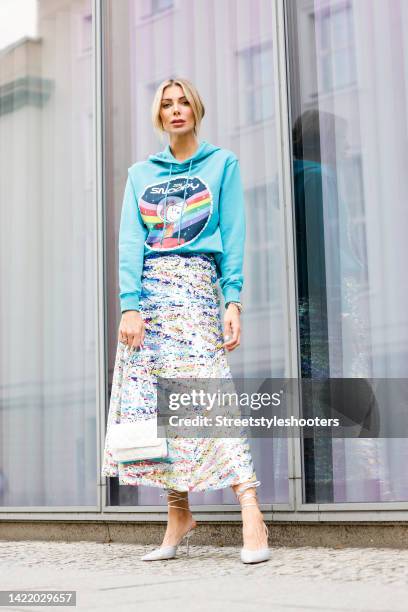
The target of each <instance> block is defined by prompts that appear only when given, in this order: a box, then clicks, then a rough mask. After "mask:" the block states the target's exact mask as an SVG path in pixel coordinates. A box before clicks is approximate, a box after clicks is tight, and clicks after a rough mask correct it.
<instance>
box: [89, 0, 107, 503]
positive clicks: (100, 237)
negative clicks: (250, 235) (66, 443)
mask: <svg viewBox="0 0 408 612" xmlns="http://www.w3.org/2000/svg"><path fill="white" fill-rule="evenodd" d="M102 3H103V0H93V7H92V9H93V20H92V22H93V43H94V62H93V83H94V98H93V100H94V172H95V176H94V185H95V191H94V202H95V215H96V228H97V234H96V241H95V244H96V262H97V268H98V269H97V271H96V272H97V273H96V279H97V287H96V296H97V300H96V313H95V314H96V316H95V324H96V326H97V330H96V341H97V347H96V359H97V364H96V372H97V396H96V397H97V407H96V408H97V412H96V414H97V421H96V424H97V428H96V431H97V445H96V447H97V462H96V465H97V474H96V482H97V485H98V506H99V509H100V511H102V510H103V508H104V507H105V505H106V478H105V477H103V476H101V462H102V452H103V444H104V439H105V405H106V397H107V390H106V384H107V377H106V364H107V350H106V338H107V333H106V311H107V306H106V302H107V300H106V282H105V276H106V264H105V243H106V241H105V235H106V232H105V201H104V188H103V186H104V176H103V116H104V113H103V110H104V109H103V95H102V92H103V88H102V55H103V36H102V8H103V7H102Z"/></svg>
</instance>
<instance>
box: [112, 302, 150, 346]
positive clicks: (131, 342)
mask: <svg viewBox="0 0 408 612" xmlns="http://www.w3.org/2000/svg"><path fill="white" fill-rule="evenodd" d="M144 336H145V323H144V320H143V318H142V315H141V314H140V312H139V311H138V310H125V312H124V313H123V314H122V319H121V321H120V325H119V332H118V340H119V342H124V343H125V344H127V345H128V347H129V348H130V349H131V350H132V351H134V350H135V349H136V350H139V348H143V345H144Z"/></svg>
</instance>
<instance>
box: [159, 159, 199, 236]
mask: <svg viewBox="0 0 408 612" xmlns="http://www.w3.org/2000/svg"><path fill="white" fill-rule="evenodd" d="M192 165H193V160H191V161H190V167H189V169H188V175H187V179H186V182H185V185H184V197H183V207H182V209H181V215H180V219H179V225H178V237H177V244H180V230H181V222H182V220H183V214H184V205H185V202H186V193H187V186H188V181H189V178H190V173H191V167H192ZM172 171H173V164H170V174H169V178H168V180H167V187H166V197H165V200H164V214H163V216H164V226H163V233H162V236H161V239H160V245H161V246H162V245H163V238H164V235H165V233H166V226H167V194H168V191H169V185H170V181H171V175H172Z"/></svg>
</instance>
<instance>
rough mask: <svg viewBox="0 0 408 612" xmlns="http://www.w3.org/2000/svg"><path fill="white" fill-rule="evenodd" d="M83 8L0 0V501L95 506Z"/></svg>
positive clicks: (87, 30) (89, 120)
mask: <svg viewBox="0 0 408 612" xmlns="http://www.w3.org/2000/svg"><path fill="white" fill-rule="evenodd" d="M91 7H92V3H91V1H90V0H75V1H74V0H65V2H64V3H60V2H54V3H52V2H37V1H34V0H33V1H30V0H14V1H13V2H7V3H0V23H1V28H0V51H1V53H0V194H1V195H0V215H1V223H0V249H1V268H0V274H1V286H2V292H1V306H0V337H1V357H0V379H1V387H0V389H1V395H0V505H2V506H5V507H6V506H8V507H10V506H13V507H14V506H22V507H31V506H43V507H56V506H66V507H68V508H69V507H71V506H93V505H95V504H96V502H97V487H96V477H97V465H96V435H97V433H96V398H97V393H96V382H97V377H96V371H95V365H96V336H95V334H96V326H95V312H96V301H95V287H96V261H95V232H96V228H95V221H94V220H95V204H94V195H93V194H94V191H93V189H94V185H93V172H92V168H93V166H94V160H93V97H92V63H93V56H92V46H91V32H92V14H91Z"/></svg>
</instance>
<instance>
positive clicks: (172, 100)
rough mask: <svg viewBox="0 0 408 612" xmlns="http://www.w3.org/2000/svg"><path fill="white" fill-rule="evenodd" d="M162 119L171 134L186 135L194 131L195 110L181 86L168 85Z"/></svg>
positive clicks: (161, 110)
mask: <svg viewBox="0 0 408 612" xmlns="http://www.w3.org/2000/svg"><path fill="white" fill-rule="evenodd" d="M160 118H161V120H162V123H163V128H164V130H165V131H166V132H168V133H169V134H186V133H187V132H190V131H192V130H194V125H195V119H194V114H193V110H192V108H191V106H190V102H189V101H188V100H187V98H186V97H185V95H184V92H183V90H182V88H181V87H180V85H168V86H167V87H166V88H165V89H164V91H163V96H162V100H161V105H160Z"/></svg>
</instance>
